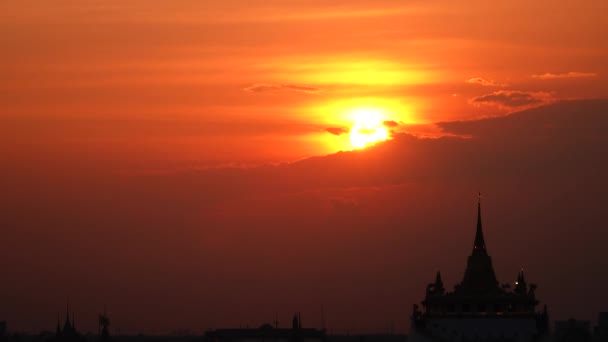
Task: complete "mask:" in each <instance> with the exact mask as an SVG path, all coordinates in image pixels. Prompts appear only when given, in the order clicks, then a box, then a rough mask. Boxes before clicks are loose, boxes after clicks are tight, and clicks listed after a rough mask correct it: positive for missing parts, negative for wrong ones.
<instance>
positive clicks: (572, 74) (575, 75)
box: [532, 71, 597, 80]
mask: <svg viewBox="0 0 608 342" xmlns="http://www.w3.org/2000/svg"><path fill="white" fill-rule="evenodd" d="M596 76H597V74H596V73H594V72H577V71H570V72H566V73H562V74H552V73H545V74H538V75H537V74H535V75H532V78H538V79H540V80H554V79H560V78H583V77H596Z"/></svg>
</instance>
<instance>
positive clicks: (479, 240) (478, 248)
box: [473, 192, 488, 255]
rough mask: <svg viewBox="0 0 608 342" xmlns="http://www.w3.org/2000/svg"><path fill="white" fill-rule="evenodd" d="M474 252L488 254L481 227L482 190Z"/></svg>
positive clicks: (478, 205) (478, 207)
mask: <svg viewBox="0 0 608 342" xmlns="http://www.w3.org/2000/svg"><path fill="white" fill-rule="evenodd" d="M473 254H485V255H487V254H488V252H487V251H486V243H485V241H484V240H483V230H482V228H481V192H480V193H479V197H478V199H477V231H476V232H475V242H474V243H473Z"/></svg>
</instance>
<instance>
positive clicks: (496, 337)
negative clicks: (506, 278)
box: [410, 202, 548, 342]
mask: <svg viewBox="0 0 608 342" xmlns="http://www.w3.org/2000/svg"><path fill="white" fill-rule="evenodd" d="M535 291H536V285H534V284H529V285H528V283H527V281H526V278H525V275H524V271H523V270H521V271H520V272H519V274H518V275H517V281H516V282H515V286H514V288H513V289H511V288H510V285H508V284H505V285H503V286H500V285H499V282H498V280H497V279H496V274H495V273H494V268H493V266H492V258H491V257H490V255H489V254H488V251H487V249H486V244H485V241H484V237H483V229H482V224H481V203H480V202H478V204H477V229H476V232H475V240H474V242H473V250H472V252H471V255H470V256H469V257H468V260H467V267H466V270H465V273H464V277H463V279H462V281H461V282H460V283H459V284H457V285H456V286H455V287H454V290H453V291H452V292H448V291H446V289H445V287H444V284H443V280H442V278H441V274H440V273H439V272H437V276H436V278H435V281H434V282H433V283H430V284H428V286H427V288H426V296H425V298H424V300H423V301H422V310H421V309H420V308H419V307H418V305H414V308H413V313H412V317H411V319H412V329H411V333H410V338H411V339H412V341H457V342H466V341H534V340H538V339H540V338H542V337H546V336H547V332H548V314H547V307H546V306H544V308H543V310H542V312H536V307H537V305H538V303H539V302H538V300H537V299H536V295H535Z"/></svg>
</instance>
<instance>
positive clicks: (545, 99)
mask: <svg viewBox="0 0 608 342" xmlns="http://www.w3.org/2000/svg"><path fill="white" fill-rule="evenodd" d="M552 101H554V98H553V96H552V95H551V94H550V93H548V92H526V91H517V90H501V91H495V92H493V93H490V94H486V95H482V96H478V97H475V98H473V99H471V101H470V102H471V103H472V104H477V105H481V104H484V105H495V106H499V107H504V108H525V107H535V106H540V105H543V104H545V103H549V102H552Z"/></svg>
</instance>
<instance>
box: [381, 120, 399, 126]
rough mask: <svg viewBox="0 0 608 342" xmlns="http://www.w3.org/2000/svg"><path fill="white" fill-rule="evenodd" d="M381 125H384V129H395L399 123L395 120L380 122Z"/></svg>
mask: <svg viewBox="0 0 608 342" xmlns="http://www.w3.org/2000/svg"><path fill="white" fill-rule="evenodd" d="M382 124H383V125H384V127H386V128H396V127H399V125H400V124H399V123H398V122H397V121H395V120H386V121H382Z"/></svg>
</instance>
